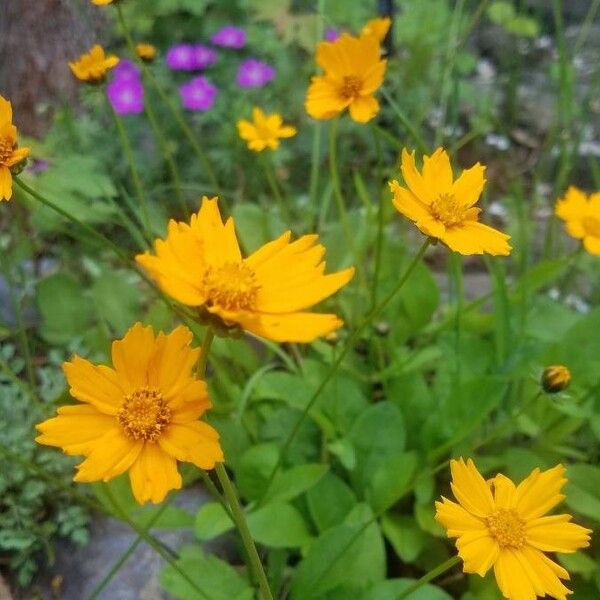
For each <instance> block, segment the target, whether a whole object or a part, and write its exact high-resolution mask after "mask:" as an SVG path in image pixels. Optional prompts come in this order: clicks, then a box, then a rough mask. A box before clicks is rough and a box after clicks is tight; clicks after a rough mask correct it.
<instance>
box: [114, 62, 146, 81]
mask: <svg viewBox="0 0 600 600" xmlns="http://www.w3.org/2000/svg"><path fill="white" fill-rule="evenodd" d="M112 76H113V79H118V80H119V81H139V80H140V76H141V72H140V70H139V68H138V67H137V66H136V65H135V63H133V62H131V61H130V60H128V59H126V58H122V59H121V60H120V61H119V64H118V65H117V66H116V67H115V68H114V69H113V70H112Z"/></svg>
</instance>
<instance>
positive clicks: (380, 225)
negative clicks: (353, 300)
mask: <svg viewBox="0 0 600 600" xmlns="http://www.w3.org/2000/svg"><path fill="white" fill-rule="evenodd" d="M371 131H372V133H373V139H374V141H375V152H376V155H377V170H376V176H377V192H378V193H377V198H378V203H377V238H376V241H375V271H374V273H373V282H372V284H371V289H372V293H371V307H373V306H375V305H376V304H377V290H378V287H379V275H380V271H381V258H382V256H383V229H384V226H385V210H384V208H383V194H382V193H381V183H382V176H381V143H380V140H379V136H378V135H377V130H376V127H375V126H374V125H371Z"/></svg>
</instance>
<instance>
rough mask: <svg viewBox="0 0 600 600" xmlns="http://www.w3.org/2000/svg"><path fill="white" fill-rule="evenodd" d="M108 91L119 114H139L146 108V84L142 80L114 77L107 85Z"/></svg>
mask: <svg viewBox="0 0 600 600" xmlns="http://www.w3.org/2000/svg"><path fill="white" fill-rule="evenodd" d="M106 93H107V94H108V99H109V100H110V103H111V104H112V107H113V108H114V109H115V112H116V113H117V114H118V115H132V114H139V113H141V112H142V111H143V110H144V86H142V84H141V82H140V81H136V80H127V79H125V80H121V79H114V80H113V81H111V82H110V83H109V84H108V86H107V87H106Z"/></svg>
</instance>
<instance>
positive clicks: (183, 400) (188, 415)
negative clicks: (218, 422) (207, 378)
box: [169, 379, 212, 423]
mask: <svg viewBox="0 0 600 600" xmlns="http://www.w3.org/2000/svg"><path fill="white" fill-rule="evenodd" d="M211 406H212V403H211V401H210V399H209V397H208V389H207V386H206V383H204V381H201V380H200V379H195V380H191V379H190V381H189V382H188V383H187V385H185V386H184V387H183V388H181V389H180V390H179V391H178V392H177V395H176V396H175V397H174V398H173V399H171V400H170V401H169V408H170V409H171V412H172V416H171V422H172V423H187V422H188V421H193V420H195V419H199V418H200V417H201V416H202V415H203V414H204V412H205V411H207V410H208V409H209V408H210V407H211Z"/></svg>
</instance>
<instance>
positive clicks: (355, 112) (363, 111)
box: [349, 96, 379, 123]
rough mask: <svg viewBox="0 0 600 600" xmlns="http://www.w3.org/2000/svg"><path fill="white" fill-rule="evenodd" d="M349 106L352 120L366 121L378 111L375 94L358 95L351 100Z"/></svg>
mask: <svg viewBox="0 0 600 600" xmlns="http://www.w3.org/2000/svg"><path fill="white" fill-rule="evenodd" d="M349 108H350V116H351V117H352V120H353V121H356V122H357V123H366V122H367V121H370V120H371V119H372V118H373V117H374V116H375V115H376V114H377V113H378V112H379V102H378V101H377V98H375V96H358V97H357V98H355V99H354V100H352V102H351V103H350V107H349Z"/></svg>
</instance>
